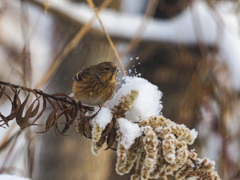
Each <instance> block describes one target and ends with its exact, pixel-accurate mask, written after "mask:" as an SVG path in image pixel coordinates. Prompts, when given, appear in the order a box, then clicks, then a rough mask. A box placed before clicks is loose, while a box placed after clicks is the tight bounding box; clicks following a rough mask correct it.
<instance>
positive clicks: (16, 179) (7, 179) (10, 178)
mask: <svg viewBox="0 0 240 180" xmlns="http://www.w3.org/2000/svg"><path fill="white" fill-rule="evenodd" d="M0 179H1V180H30V179H29V178H23V177H20V176H16V175H9V174H1V175H0Z"/></svg>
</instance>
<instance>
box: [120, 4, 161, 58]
mask: <svg viewBox="0 0 240 180" xmlns="http://www.w3.org/2000/svg"><path fill="white" fill-rule="evenodd" d="M157 3H158V0H151V1H149V2H148V6H147V10H146V12H145V14H144V17H143V20H142V22H141V24H140V26H139V27H138V30H137V31H136V34H135V36H134V37H133V39H132V40H131V41H130V43H129V44H128V47H127V49H126V50H125V52H122V53H121V54H128V53H130V52H131V51H132V50H133V49H135V48H136V46H137V45H138V44H139V42H140V41H141V37H142V36H143V33H144V31H145V30H146V28H147V24H148V22H149V19H150V18H151V17H152V16H153V13H154V12H155V9H156V8H157Z"/></svg>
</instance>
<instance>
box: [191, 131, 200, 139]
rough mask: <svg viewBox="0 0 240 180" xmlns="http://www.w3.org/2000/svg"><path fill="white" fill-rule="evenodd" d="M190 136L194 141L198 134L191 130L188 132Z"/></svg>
mask: <svg viewBox="0 0 240 180" xmlns="http://www.w3.org/2000/svg"><path fill="white" fill-rule="evenodd" d="M190 134H191V135H192V137H193V138H194V139H196V138H197V136H198V132H197V131H196V130H195V129H192V130H191V131H190Z"/></svg>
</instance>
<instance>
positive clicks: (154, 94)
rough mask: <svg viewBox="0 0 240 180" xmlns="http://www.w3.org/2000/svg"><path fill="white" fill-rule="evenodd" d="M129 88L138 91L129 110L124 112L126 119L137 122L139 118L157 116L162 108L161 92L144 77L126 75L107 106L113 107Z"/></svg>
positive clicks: (129, 90) (128, 91)
mask: <svg viewBox="0 0 240 180" xmlns="http://www.w3.org/2000/svg"><path fill="white" fill-rule="evenodd" d="M131 90H136V91H138V93H139V95H138V98H137V99H136V101H135V102H134V104H133V107H132V108H131V110H130V111H127V112H126V113H125V117H126V119H128V120H130V121H132V122H139V121H140V120H141V119H148V118H149V117H150V116H157V115H159V113H160V112H161V110H162V104H161V97H162V92H161V91H160V90H158V87H157V86H155V85H153V84H151V83H150V82H149V81H147V80H146V79H143V78H140V77H126V78H125V83H124V84H122V86H121V88H120V89H119V90H118V92H117V93H116V94H115V95H114V97H113V99H112V100H111V101H110V102H109V108H110V109H113V107H114V106H115V105H117V104H118V103H119V100H120V98H121V97H122V96H124V95H127V94H129V93H130V92H131Z"/></svg>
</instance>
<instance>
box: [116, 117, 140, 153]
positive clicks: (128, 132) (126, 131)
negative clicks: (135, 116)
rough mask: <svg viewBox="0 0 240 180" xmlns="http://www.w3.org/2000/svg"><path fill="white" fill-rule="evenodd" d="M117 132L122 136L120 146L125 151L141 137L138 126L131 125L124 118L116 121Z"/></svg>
mask: <svg viewBox="0 0 240 180" xmlns="http://www.w3.org/2000/svg"><path fill="white" fill-rule="evenodd" d="M117 122H118V125H119V131H120V132H121V134H122V137H121V142H120V144H121V145H123V147H124V148H125V149H126V150H127V149H129V148H130V147H131V145H132V144H133V143H134V142H135V139H136V138H138V137H140V136H141V134H142V133H141V128H140V127H139V126H138V124H135V123H132V122H131V121H128V120H127V119H124V118H119V119H118V120H117Z"/></svg>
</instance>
